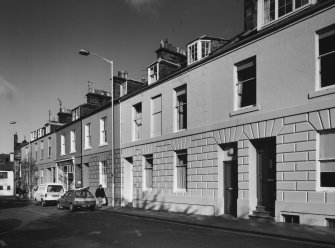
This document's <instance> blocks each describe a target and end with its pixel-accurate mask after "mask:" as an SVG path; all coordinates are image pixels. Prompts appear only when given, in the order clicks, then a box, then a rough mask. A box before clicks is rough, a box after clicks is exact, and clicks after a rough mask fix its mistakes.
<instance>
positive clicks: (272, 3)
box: [261, 0, 313, 25]
mask: <svg viewBox="0 0 335 248" xmlns="http://www.w3.org/2000/svg"><path fill="white" fill-rule="evenodd" d="M311 1H313V0H263V1H261V2H263V24H264V25H266V24H268V23H271V22H272V21H275V20H277V19H279V18H281V17H283V16H285V15H287V14H289V13H291V12H294V11H296V10H298V9H299V8H301V7H303V6H305V5H307V4H309V3H310V2H311Z"/></svg>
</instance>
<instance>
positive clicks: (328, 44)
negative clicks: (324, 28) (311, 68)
mask: <svg viewBox="0 0 335 248" xmlns="http://www.w3.org/2000/svg"><path fill="white" fill-rule="evenodd" d="M319 38H320V40H319V53H320V55H323V54H326V53H329V52H331V51H335V34H334V30H333V31H330V32H326V33H325V34H320V36H319Z"/></svg>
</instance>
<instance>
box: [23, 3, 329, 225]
mask: <svg viewBox="0 0 335 248" xmlns="http://www.w3.org/2000/svg"><path fill="white" fill-rule="evenodd" d="M156 54H157V60H156V61H154V62H153V63H152V64H151V65H149V66H148V80H147V81H146V82H145V83H141V82H137V81H134V80H129V79H127V78H126V77H115V82H116V83H115V84H114V97H115V100H114V104H113V105H114V122H113V126H114V129H113V130H111V126H112V125H111V124H112V123H111V122H112V120H111V102H110V98H109V96H108V93H104V94H105V95H104V94H100V93H101V92H100V93H99V92H98V94H96V93H94V92H89V93H88V95H87V99H88V103H87V104H86V105H81V106H79V107H78V108H75V109H72V110H71V111H69V112H66V111H61V112H60V115H59V117H60V118H59V120H60V122H64V121H62V120H63V119H66V118H70V117H72V119H70V120H69V121H66V124H59V123H58V124H57V125H60V126H57V127H55V125H56V124H53V123H49V124H48V125H49V126H46V130H47V129H48V128H49V131H48V132H47V133H43V132H42V131H40V132H42V133H40V134H39V135H37V137H36V138H35V139H32V140H31V141H30V143H29V144H28V145H26V146H25V147H23V148H22V149H23V150H22V154H23V155H24V154H26V155H27V156H22V159H23V161H22V162H24V161H28V160H29V159H28V158H29V154H31V155H32V156H30V160H33V161H34V168H36V171H35V172H34V173H32V172H33V171H32V170H30V174H31V175H30V176H29V178H30V179H27V180H28V181H29V180H30V181H33V180H32V175H34V177H35V179H34V180H35V181H36V182H37V183H41V182H44V181H54V182H56V181H58V182H63V183H64V185H65V186H66V187H67V188H70V187H83V186H89V187H90V188H92V190H94V189H95V188H96V187H97V186H98V185H99V184H102V185H103V187H105V188H106V191H107V192H108V198H109V203H110V204H114V205H122V206H126V205H127V206H133V207H142V208H150V209H157V210H168V211H177V212H185V213H195V214H205V215H222V214H231V215H234V216H236V217H238V218H250V219H259V218H261V219H270V220H274V221H278V222H296V223H303V224H312V225H320V226H327V225H328V226H334V223H335V73H334V64H335V2H334V1H330V0H324V1H321V0H319V1H317V0H287V1H281V0H258V1H255V0H246V1H245V31H244V32H243V33H241V34H240V35H238V36H236V37H234V38H233V39H230V40H226V39H220V38H215V37H210V36H207V35H204V36H201V37H199V38H198V39H195V40H193V41H191V42H190V43H189V44H187V46H186V52H184V51H183V50H181V49H179V48H176V47H174V46H173V45H171V44H169V43H168V41H167V40H165V41H162V42H161V44H160V46H159V48H158V50H157V51H156ZM117 78H118V80H119V81H118V80H116V79H117ZM120 86H122V87H121V89H122V91H121V93H122V94H119V91H120ZM125 89H127V92H125ZM116 93H117V94H116ZM92 103H93V104H92ZM90 106H91V107H92V106H94V107H93V108H90ZM66 116H67V117H66ZM112 147H113V149H112ZM112 158H113V159H114V160H113V161H112ZM30 168H31V167H30Z"/></svg>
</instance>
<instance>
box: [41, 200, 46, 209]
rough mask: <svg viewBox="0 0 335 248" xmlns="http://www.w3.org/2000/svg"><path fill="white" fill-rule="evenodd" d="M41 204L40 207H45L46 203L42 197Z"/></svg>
mask: <svg viewBox="0 0 335 248" xmlns="http://www.w3.org/2000/svg"><path fill="white" fill-rule="evenodd" d="M41 205H42V207H45V205H46V202H45V201H44V200H43V199H42V200H41Z"/></svg>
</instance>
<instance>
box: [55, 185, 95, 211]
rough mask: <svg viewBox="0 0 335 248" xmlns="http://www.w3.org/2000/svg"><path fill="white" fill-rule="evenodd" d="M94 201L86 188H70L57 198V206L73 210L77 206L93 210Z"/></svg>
mask: <svg viewBox="0 0 335 248" xmlns="http://www.w3.org/2000/svg"><path fill="white" fill-rule="evenodd" d="M95 205H96V201H95V198H94V196H93V195H92V193H91V192H90V191H88V189H87V188H81V189H72V190H69V191H67V192H66V193H65V194H64V195H62V196H61V197H60V198H59V199H58V203H57V208H58V209H62V208H69V209H70V211H73V210H75V209H77V208H85V209H90V210H92V211H93V210H94V209H95Z"/></svg>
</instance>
